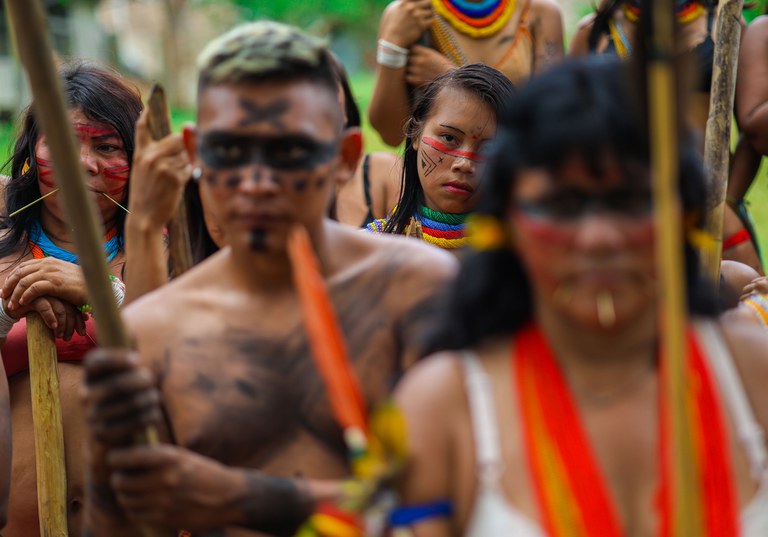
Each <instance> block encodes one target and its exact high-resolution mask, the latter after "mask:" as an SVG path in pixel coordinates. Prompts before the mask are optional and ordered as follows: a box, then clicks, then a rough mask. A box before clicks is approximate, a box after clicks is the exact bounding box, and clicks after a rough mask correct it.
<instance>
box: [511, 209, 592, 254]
mask: <svg viewBox="0 0 768 537" xmlns="http://www.w3.org/2000/svg"><path fill="white" fill-rule="evenodd" d="M513 218H514V219H515V222H516V223H517V225H518V226H520V229H521V231H522V232H523V233H525V234H526V235H528V236H530V237H533V238H534V239H536V241H541V244H542V245H550V246H559V247H568V246H571V244H573V238H574V236H575V235H576V226H578V222H574V223H573V225H572V226H570V228H568V227H565V226H563V224H555V223H553V222H551V221H550V220H545V219H543V218H531V217H529V216H527V215H525V214H524V213H521V212H519V211H516V212H515V213H514V216H513Z"/></svg>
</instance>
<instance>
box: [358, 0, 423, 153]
mask: <svg viewBox="0 0 768 537" xmlns="http://www.w3.org/2000/svg"><path fill="white" fill-rule="evenodd" d="M431 23H432V7H431V3H430V0H396V1H395V2H392V3H391V4H390V5H389V6H387V8H386V9H385V10H384V13H383V14H382V16H381V24H380V25H379V39H383V40H385V41H388V42H390V43H392V44H394V45H396V46H398V47H402V48H407V49H410V48H411V47H412V46H413V45H415V44H416V43H417V42H418V40H419V39H420V38H421V35H422V34H423V33H424V32H425V31H426V30H427V28H429V25H430V24H431ZM406 69H407V68H406V67H405V66H404V67H401V68H393V67H387V66H383V65H377V66H376V84H375V86H374V88H373V95H371V104H370V107H369V108H368V117H369V119H370V121H371V125H373V127H374V128H375V129H376V130H377V131H378V132H379V134H380V135H381V138H382V140H384V142H386V143H387V144H389V145H391V146H396V145H398V144H399V143H400V142H401V141H402V140H403V127H404V125H405V121H406V120H407V119H408V116H409V115H410V106H409V103H408V85H407V84H406V81H405V77H406Z"/></svg>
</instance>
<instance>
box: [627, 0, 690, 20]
mask: <svg viewBox="0 0 768 537" xmlns="http://www.w3.org/2000/svg"><path fill="white" fill-rule="evenodd" d="M640 13H641V7H640V0H627V3H626V4H624V16H625V17H626V18H627V20H628V21H630V22H637V21H638V20H640ZM703 13H704V6H702V5H701V2H699V1H698V0H675V16H676V17H677V20H678V22H679V23H680V24H687V23H689V22H692V21H694V20H696V19H698V18H699V17H700V16H701V15H702V14H703Z"/></svg>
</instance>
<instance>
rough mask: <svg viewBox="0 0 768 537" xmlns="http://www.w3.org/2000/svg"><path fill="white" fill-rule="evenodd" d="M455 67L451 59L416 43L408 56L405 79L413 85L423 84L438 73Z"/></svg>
mask: <svg viewBox="0 0 768 537" xmlns="http://www.w3.org/2000/svg"><path fill="white" fill-rule="evenodd" d="M455 68H456V66H455V65H454V64H453V63H452V62H451V60H449V59H448V58H447V57H446V56H443V55H442V54H441V53H440V52H438V51H436V50H435V49H432V48H429V47H422V46H421V45H416V46H414V47H413V48H411V55H410V56H409V57H408V66H407V68H406V71H405V81H406V82H408V83H409V84H410V85H412V86H415V87H419V86H423V85H424V84H428V83H429V82H431V81H432V80H434V78H435V77H437V76H438V75H441V74H443V73H445V72H447V71H450V70H451V69H455Z"/></svg>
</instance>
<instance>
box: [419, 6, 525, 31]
mask: <svg viewBox="0 0 768 537" xmlns="http://www.w3.org/2000/svg"><path fill="white" fill-rule="evenodd" d="M432 7H433V8H434V10H435V12H436V13H437V15H438V17H439V18H443V19H445V20H446V21H447V22H448V24H450V25H451V27H452V28H453V29H454V30H456V31H458V32H461V33H462V34H465V35H468V36H470V37H473V38H475V39H480V38H483V37H490V36H492V35H494V34H496V33H497V32H499V30H501V29H502V28H504V26H506V24H507V23H508V22H509V19H510V18H511V17H512V14H513V13H514V12H515V8H516V7H517V0H480V1H479V2H471V1H469V0H432Z"/></svg>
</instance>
